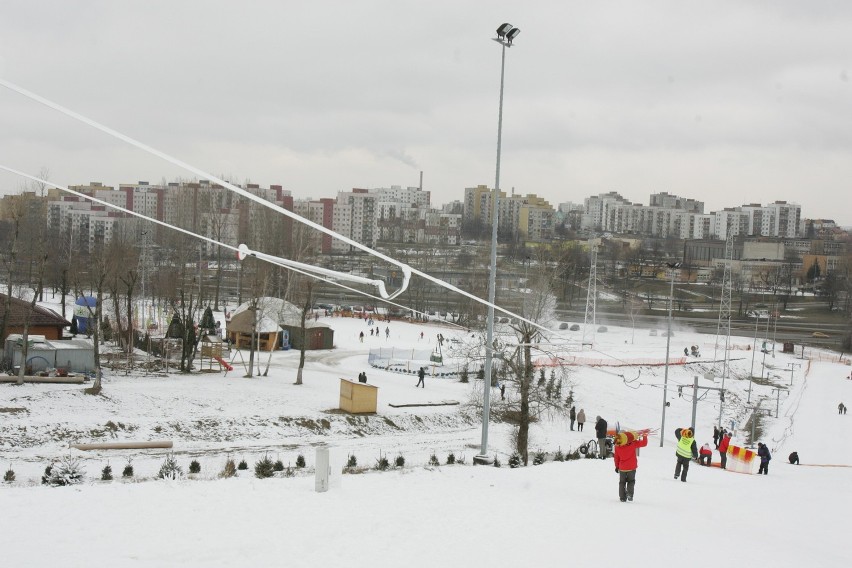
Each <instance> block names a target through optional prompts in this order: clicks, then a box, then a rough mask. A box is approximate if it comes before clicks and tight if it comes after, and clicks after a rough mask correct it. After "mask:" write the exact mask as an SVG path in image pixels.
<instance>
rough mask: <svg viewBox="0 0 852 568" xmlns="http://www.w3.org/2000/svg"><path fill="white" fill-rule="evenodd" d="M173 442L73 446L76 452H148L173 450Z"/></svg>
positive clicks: (105, 443)
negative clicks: (159, 449)
mask: <svg viewBox="0 0 852 568" xmlns="http://www.w3.org/2000/svg"><path fill="white" fill-rule="evenodd" d="M172 446H173V443H172V441H171V440H162V441H159V442H103V443H100V444H71V447H72V448H74V449H75V450H148V449H156V448H171V447H172Z"/></svg>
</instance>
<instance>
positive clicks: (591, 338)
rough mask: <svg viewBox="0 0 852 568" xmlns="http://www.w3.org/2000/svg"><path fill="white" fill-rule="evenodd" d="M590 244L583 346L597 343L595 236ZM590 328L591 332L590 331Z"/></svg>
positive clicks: (596, 247)
mask: <svg viewBox="0 0 852 568" xmlns="http://www.w3.org/2000/svg"><path fill="white" fill-rule="evenodd" d="M589 242H590V243H591V247H590V248H591V251H590V253H589V256H590V262H589V285H588V286H587V287H586V315H585V317H584V318H583V339H582V343H583V345H586V344H591V345H594V343H595V332H596V327H595V319H596V316H597V299H598V244H597V241H596V240H595V239H594V236H593V237H592V239H591V240H590V241H589ZM590 326H591V330H590V329H589V327H590ZM589 332H591V335H588V334H589ZM587 338H588V339H587Z"/></svg>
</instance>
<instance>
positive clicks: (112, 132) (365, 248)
mask: <svg viewBox="0 0 852 568" xmlns="http://www.w3.org/2000/svg"><path fill="white" fill-rule="evenodd" d="M0 86H3V87H6V88H7V89H10V90H12V91H15V92H16V93H18V94H20V95H22V96H25V97H27V98H28V99H31V100H33V101H35V102H38V103H40V104H42V105H44V106H47V107H48V108H51V109H53V110H55V111H58V112H61V113H62V114H64V115H66V116H69V117H71V118H73V119H75V120H78V121H80V122H83V123H84V124H87V125H89V126H91V127H92V128H95V129H97V130H100V131H101V132H103V133H105V134H108V135H110V136H112V137H114V138H117V139H119V140H122V141H124V142H126V143H128V144H130V145H132V146H135V147H137V148H139V149H140V150H143V151H145V152H148V153H149V154H152V155H154V156H157V157H159V158H161V159H163V160H165V161H167V162H170V163H172V164H174V165H176V166H178V167H181V168H184V169H185V170H187V171H190V172H192V173H194V174H195V175H197V176H199V177H201V178H206V179H209V180H211V181H214V182H216V183H218V184H219V185H221V186H222V187H224V188H225V189H228V190H230V191H233V192H234V193H237V194H239V195H242V196H243V197H245V198H246V199H249V200H251V201H254V202H255V203H258V204H259V205H261V206H263V207H267V208H269V209H272V210H273V211H277V212H278V213H281V214H282V215H285V216H287V217H290V218H291V219H293V220H295V221H298V222H299V223H302V224H304V225H307V226H308V227H311V228H312V229H316V230H317V231H320V232H322V233H325V234H327V235H329V236H331V237H334V238H336V239H339V240H341V241H343V242H344V243H346V244H348V245H349V246H352V247H354V248H357V249H360V250H362V251H364V252H366V253H368V254H370V255H373V256H375V257H376V258H380V259H382V260H384V261H385V262H388V263H390V264H394V265H396V266H398V267H399V268H400V270H402V271H403V273H404V274H406V278H405V281H404V283H405V285H407V282H408V278H409V276H410V274H416V275H417V276H420V277H421V278H424V279H426V280H428V281H430V282H432V283H434V284H437V285H438V286H441V287H443V288H446V289H447V290H450V291H452V292H456V293H457V294H461V295H462V296H465V297H467V298H469V299H471V300H473V301H475V302H479V303H480V304H483V305H485V306H488V307H491V308H494V309H495V310H498V311H500V312H502V313H504V314H506V315H508V316H511V317H514V318H517V319H519V320H521V321H524V322H526V323H528V324H530V325H532V326H534V327H536V328H538V329H541V330H542V331H546V332H548V333H554V332H553V330H550V329H548V328H546V327H544V326H542V325H541V324H538V323H536V322H534V321H531V320H528V319H527V318H524V317H522V316H520V315H518V314H515V313H513V312H511V311H509V310H507V309H505V308H502V307H500V306H498V305H496V304H494V303H492V302H488V301H486V300H483V299H482V298H480V297H479V296H476V295H474V294H472V293H470V292H467V291H465V290H462V289H461V288H458V287H456V286H453V285H452V284H450V283H448V282H446V281H444V280H441V279H440V278H436V277H434V276H432V275H430V274H427V273H425V272H422V271H420V270H417V269H416V268H413V267H412V266H410V265H408V264H406V263H404V262H402V261H399V260H395V259H393V258H391V257H389V256H387V255H385V254H382V253H380V252H379V251H377V250H374V249H372V248H370V247H368V246H366V245H363V244H361V243H359V242H357V241H355V240H352V239H350V238H348V237H345V236H344V235H341V234H340V233H337V232H335V231H332V230H331V229H328V228H327V227H323V226H322V225H319V224H317V223H314V222H313V221H310V220H308V219H305V218H304V217H302V216H300V215H297V214H296V213H294V212H292V211H288V210H287V209H284V208H283V207H280V206H278V205H276V204H274V203H271V202H269V201H266V200H265V199H263V198H261V197H259V196H257V195H254V194H253V193H251V192H248V191H246V190H245V189H243V188H241V187H238V186H236V185H234V184H232V183H230V182H227V181H225V180H223V179H221V178H219V177H217V176H214V175H213V174H211V173H209V172H205V171H204V170H202V169H200V168H197V167H195V166H192V165H190V164H188V163H186V162H183V161H182V160H179V159H177V158H174V157H172V156H170V155H168V154H166V153H165V152H162V151H160V150H157V149H156V148H153V147H151V146H148V145H147V144H144V143H142V142H139V141H138V140H135V139H133V138H131V137H130V136H127V135H125V134H122V133H120V132H118V131H116V130H113V129H111V128H109V127H107V126H104V125H102V124H100V123H98V122H96V121H94V120H92V119H90V118H88V117H85V116H83V115H81V114H79V113H76V112H74V111H72V110H70V109H67V108H65V107H63V106H61V105H59V104H57V103H54V102H53V101H50V100H48V99H46V98H44V97H42V96H40V95H37V94H35V93H32V92H30V91H28V90H26V89H24V88H22V87H19V86H18V85H15V84H14V83H11V82H9V81H6V80H5V79H2V78H0ZM3 169H6V170H7V171H13V170H11V169H9V168H3ZM16 173H17V172H16ZM25 177H29V176H25ZM51 185H52V184H51ZM231 248H233V247H231ZM404 290H405V288H402V289H401V290H398V291H397V292H396V293H395V295H398V294H399V293H400V292H402V291H404ZM557 335H558V334H557Z"/></svg>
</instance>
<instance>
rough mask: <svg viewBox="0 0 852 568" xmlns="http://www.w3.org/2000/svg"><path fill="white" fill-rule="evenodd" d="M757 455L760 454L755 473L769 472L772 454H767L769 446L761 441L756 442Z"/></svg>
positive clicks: (765, 473)
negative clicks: (758, 465) (758, 464)
mask: <svg viewBox="0 0 852 568" xmlns="http://www.w3.org/2000/svg"><path fill="white" fill-rule="evenodd" d="M757 455H758V456H760V467H759V468H757V474H758V475H760V474H761V473H762V474H763V475H768V474H769V460H771V459H772V456H771V455H770V454H769V448H768V447H767V446H766V444H763V443H761V442H758V443H757Z"/></svg>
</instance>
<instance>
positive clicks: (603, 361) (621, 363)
mask: <svg viewBox="0 0 852 568" xmlns="http://www.w3.org/2000/svg"><path fill="white" fill-rule="evenodd" d="M687 362H688V359H687V358H686V357H675V358H669V365H686V363H687ZM665 364H666V360H665V359H654V358H644V357H637V358H630V359H613V358H611V357H601V358H592V357H575V356H568V357H541V358H538V359H535V360H534V361H533V366H535V367H564V366H566V365H569V366H572V365H573V366H580V367H661V366H663V365H665Z"/></svg>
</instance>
